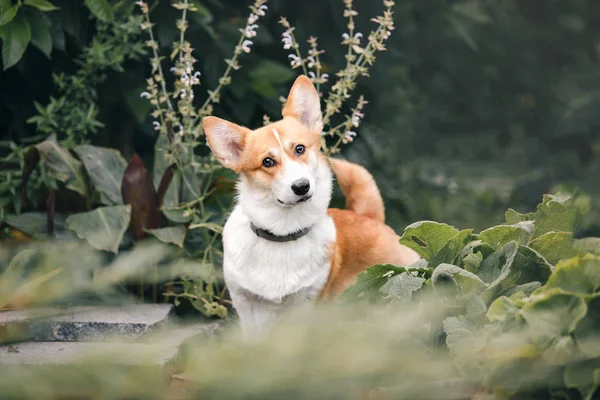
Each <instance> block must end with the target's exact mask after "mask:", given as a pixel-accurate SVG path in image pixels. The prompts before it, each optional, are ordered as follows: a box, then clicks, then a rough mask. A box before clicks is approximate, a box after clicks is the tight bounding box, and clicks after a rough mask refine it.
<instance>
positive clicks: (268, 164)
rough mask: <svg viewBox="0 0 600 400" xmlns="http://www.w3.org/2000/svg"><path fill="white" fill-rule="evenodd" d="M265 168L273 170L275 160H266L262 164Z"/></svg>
mask: <svg viewBox="0 0 600 400" xmlns="http://www.w3.org/2000/svg"><path fill="white" fill-rule="evenodd" d="M262 164H263V166H265V167H267V168H271V167H274V166H275V160H273V159H272V158H269V157H267V158H265V159H264V160H263V162H262Z"/></svg>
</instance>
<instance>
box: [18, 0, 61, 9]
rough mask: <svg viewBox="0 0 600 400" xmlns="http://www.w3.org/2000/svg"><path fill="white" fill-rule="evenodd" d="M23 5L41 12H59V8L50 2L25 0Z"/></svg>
mask: <svg viewBox="0 0 600 400" xmlns="http://www.w3.org/2000/svg"><path fill="white" fill-rule="evenodd" d="M23 4H25V5H28V6H32V7H35V8H37V9H38V10H40V11H54V10H58V7H56V6H55V5H54V4H52V3H50V2H49V1H48V0H24V1H23Z"/></svg>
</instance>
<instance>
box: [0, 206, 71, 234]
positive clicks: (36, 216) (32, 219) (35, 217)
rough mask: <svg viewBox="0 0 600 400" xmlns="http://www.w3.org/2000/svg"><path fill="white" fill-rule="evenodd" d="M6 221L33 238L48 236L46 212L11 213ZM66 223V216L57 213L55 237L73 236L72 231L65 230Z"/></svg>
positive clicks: (55, 217)
mask: <svg viewBox="0 0 600 400" xmlns="http://www.w3.org/2000/svg"><path fill="white" fill-rule="evenodd" d="M4 222H5V223H6V224H8V225H10V226H12V227H13V228H16V229H18V230H20V231H21V232H23V233H25V234H26V235H28V236H31V237H33V238H36V239H38V238H39V239H47V238H48V213H46V212H28V213H23V214H19V215H9V216H7V217H6V219H5V220H4ZM65 225H66V222H65V217H64V216H62V215H60V214H55V216H54V237H56V238H61V237H65V238H69V237H73V234H72V233H71V232H70V231H65ZM67 232H68V233H67Z"/></svg>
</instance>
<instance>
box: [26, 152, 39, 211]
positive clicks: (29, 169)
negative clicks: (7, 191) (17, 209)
mask: <svg viewBox="0 0 600 400" xmlns="http://www.w3.org/2000/svg"><path fill="white" fill-rule="evenodd" d="M24 158H25V160H24V161H25V163H24V165H23V175H22V177H21V204H22V207H23V208H27V184H28V183H29V178H31V174H32V173H33V170H34V169H35V166H36V165H37V164H38V162H39V161H40V152H39V151H38V149H37V148H36V147H35V146H31V147H29V148H28V149H27V151H26V152H25V155H24Z"/></svg>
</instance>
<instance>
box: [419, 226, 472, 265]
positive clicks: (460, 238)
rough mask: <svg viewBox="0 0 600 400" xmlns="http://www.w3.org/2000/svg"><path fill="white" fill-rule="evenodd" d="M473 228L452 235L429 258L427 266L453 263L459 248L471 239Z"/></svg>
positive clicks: (459, 250)
mask: <svg viewBox="0 0 600 400" xmlns="http://www.w3.org/2000/svg"><path fill="white" fill-rule="evenodd" d="M472 233H473V230H472V229H465V230H462V231H460V232H458V233H457V234H456V235H454V236H453V237H452V238H451V239H450V240H449V241H448V243H446V244H445V245H444V247H442V248H441V249H440V251H439V252H438V253H437V254H436V255H435V256H433V258H432V259H431V260H429V266H430V267H431V268H435V267H437V266H438V265H440V264H442V263H450V264H454V263H455V261H456V258H457V257H458V255H459V254H460V252H461V250H462V249H464V247H465V246H466V245H467V243H469V242H470V241H471V240H473V235H472Z"/></svg>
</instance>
